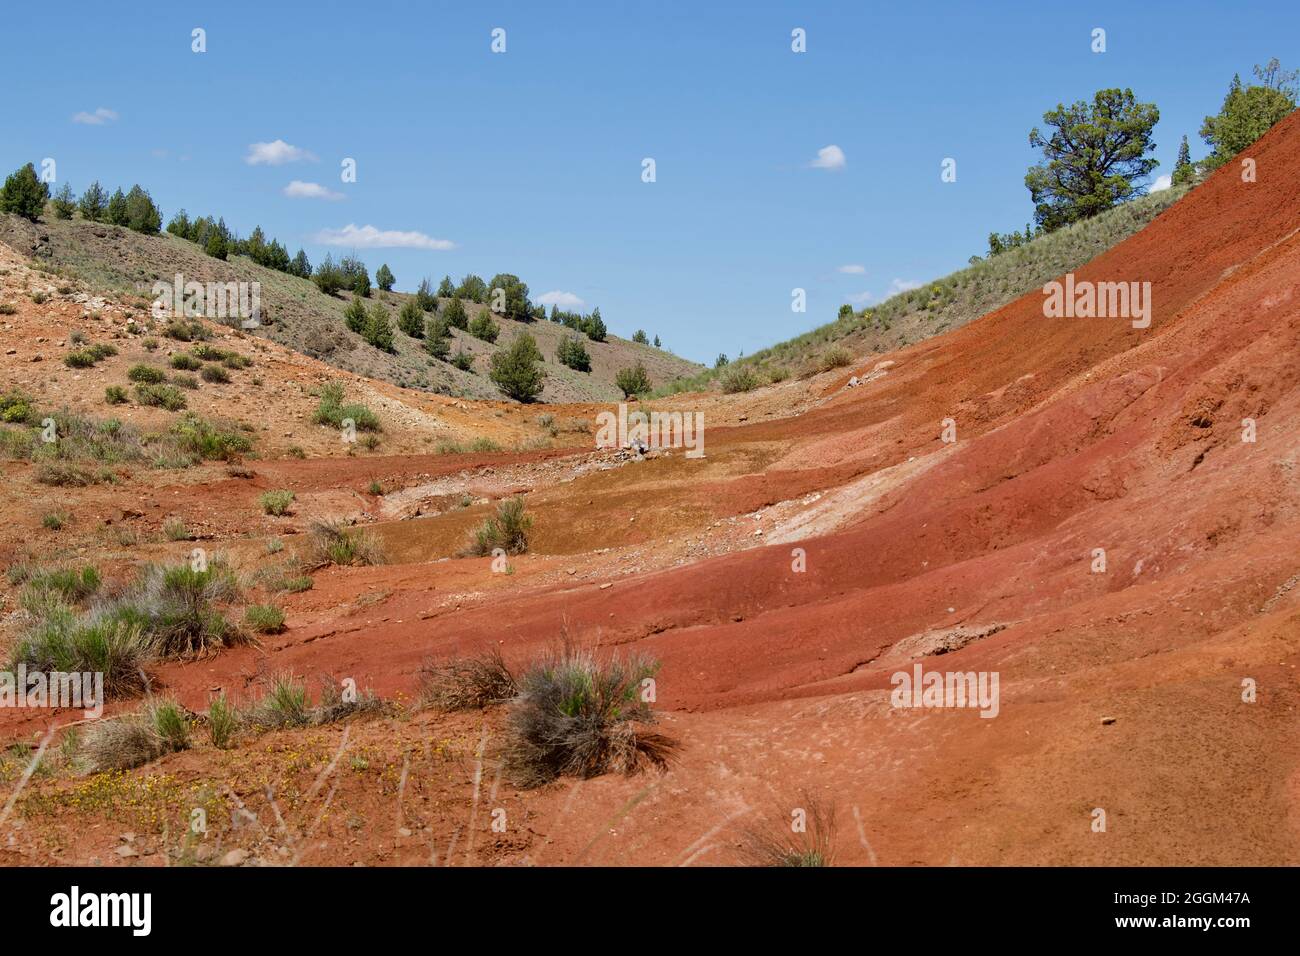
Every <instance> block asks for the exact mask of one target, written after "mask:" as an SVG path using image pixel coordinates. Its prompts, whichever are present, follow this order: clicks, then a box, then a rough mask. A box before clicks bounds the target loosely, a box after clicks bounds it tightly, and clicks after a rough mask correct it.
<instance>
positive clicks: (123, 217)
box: [106, 189, 131, 226]
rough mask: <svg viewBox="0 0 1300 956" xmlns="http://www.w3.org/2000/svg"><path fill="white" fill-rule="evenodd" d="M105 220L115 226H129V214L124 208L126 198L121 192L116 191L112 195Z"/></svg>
mask: <svg viewBox="0 0 1300 956" xmlns="http://www.w3.org/2000/svg"><path fill="white" fill-rule="evenodd" d="M106 218H107V219H108V221H109V222H110V223H112V224H113V225H115V226H128V225H130V224H131V213H130V212H129V211H128V210H127V208H126V196H125V194H123V192H122V190H120V189H118V190H116V191H115V192H114V193H113V198H112V199H110V200H109V201H108V213H107V214H106Z"/></svg>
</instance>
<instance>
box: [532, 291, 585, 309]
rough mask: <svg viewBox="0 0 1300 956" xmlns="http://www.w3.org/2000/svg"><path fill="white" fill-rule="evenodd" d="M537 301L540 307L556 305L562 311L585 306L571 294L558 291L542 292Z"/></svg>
mask: <svg viewBox="0 0 1300 956" xmlns="http://www.w3.org/2000/svg"><path fill="white" fill-rule="evenodd" d="M537 301H538V302H540V303H541V304H542V305H558V306H559V307H560V308H562V309H577V308H581V307H582V306H584V305H586V304H587V303H586V302H584V301H582V299H581V298H579V297H578V296H576V295H574V294H573V293H572V292H561V291H560V290H559V289H552V290H551V291H550V292H543V293H542V294H541V295H539V296H538V297H537Z"/></svg>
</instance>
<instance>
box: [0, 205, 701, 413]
mask: <svg viewBox="0 0 1300 956" xmlns="http://www.w3.org/2000/svg"><path fill="white" fill-rule="evenodd" d="M0 242H4V243H5V244H7V245H9V246H11V247H12V248H14V249H15V250H16V251H18V252H20V253H22V254H23V255H26V256H29V257H31V258H32V259H34V260H35V261H36V262H38V263H39V264H41V265H42V266H43V267H44V268H47V269H50V270H53V271H55V272H58V273H60V274H64V275H67V276H70V277H73V278H76V279H79V280H81V281H82V282H85V283H86V284H87V285H90V286H92V287H95V288H100V289H105V290H129V291H132V292H135V293H138V294H139V295H141V296H144V297H145V298H149V299H152V293H151V290H152V288H153V284H154V283H155V282H157V281H159V280H161V281H165V282H171V281H173V279H174V276H175V275H176V274H177V273H180V274H182V275H183V276H184V277H185V279H186V281H191V280H192V281H198V282H209V281H213V282H215V281H221V282H258V283H260V284H261V303H262V319H261V320H262V323H263V325H262V327H261V328H259V329H257V330H255V333H254V334H256V335H258V336H261V337H265V338H269V339H271V340H273V341H275V342H278V343H280V344H282V345H285V346H288V347H289V348H291V349H294V350H295V351H299V352H302V353H304V354H306V355H309V356H311V357H313V358H317V359H320V360H321V361H324V362H327V363H329V364H330V365H333V366H334V367H336V368H340V369H345V370H347V371H350V372H355V373H356V374H358V375H364V376H366V377H368V378H375V379H380V380H383V381H388V382H392V383H394V384H396V385H401V386H405V387H408V388H418V389H426V390H429V391H432V392H437V393H439V394H444V395H453V396H460V397H466V398H485V399H487V398H500V397H501V391H500V390H499V389H498V388H497V387H496V385H494V384H493V382H492V380H491V379H490V378H489V374H490V371H491V360H492V357H493V356H494V355H495V354H496V353H497V352H499V351H504V350H506V349H508V348H509V347H510V345H511V343H512V342H513V341H514V340H515V338H516V337H518V336H519V335H520V334H521V333H524V332H527V333H528V334H529V335H531V336H532V337H533V338H534V339H535V340H536V342H537V346H538V348H539V350H540V352H541V355H542V359H543V361H542V366H541V367H542V369H543V371H544V372H545V373H546V380H545V386H544V388H543V390H542V393H541V396H540V398H541V400H542V401H546V402H584V401H606V400H613V399H617V398H619V397H620V396H621V395H622V392H621V391H620V390H619V389H618V388H617V386H616V385H615V377H616V376H617V374H618V372H619V371H620V370H621V369H624V368H628V367H631V366H634V365H635V364H636V363H637V362H641V363H642V364H643V365H644V366H645V368H646V369H647V371H648V373H649V375H650V379H651V381H652V382H653V383H655V384H656V385H662V384H665V383H667V382H669V381H672V380H673V379H676V378H679V377H682V376H691V375H695V374H697V373H698V372H699V371H700V366H699V365H697V364H696V363H694V362H690V361H687V360H686V359H682V358H678V357H677V356H675V355H672V354H671V353H669V352H665V351H663V350H661V349H656V348H654V347H652V346H650V345H646V344H642V343H638V342H632V341H629V340H627V339H621V338H618V337H617V336H614V335H607V336H606V338H605V340H604V341H592V340H589V339H586V338H585V337H584V345H585V347H586V350H587V352H588V354H589V356H590V371H580V370H577V369H574V368H570V367H568V366H567V365H565V364H563V363H562V362H561V361H560V360H559V359H557V357H556V353H557V349H559V348H560V344H561V342H562V341H564V340H565V339H568V338H572V337H573V335H574V331H573V330H572V329H570V328H569V327H567V326H565V325H563V324H561V323H559V322H552V321H548V320H536V321H530V322H521V321H516V320H514V319H511V318H509V317H507V316H504V315H494V316H493V317H492V321H493V322H495V323H496V325H497V326H498V327H499V333H498V335H497V337H496V340H495V341H494V342H489V341H485V340H484V339H482V338H478V337H476V336H474V335H471V334H470V333H469V332H468V331H466V330H463V329H457V328H452V329H449V330H448V336H449V338H450V339H451V342H450V352H451V353H452V355H456V354H457V353H463V354H464V355H465V356H466V357H467V358H468V359H469V361H468V362H466V363H465V364H468V365H469V366H470V368H469V370H463V369H461V368H458V367H456V366H454V365H453V364H451V363H450V362H445V361H440V360H438V359H435V358H433V357H431V356H430V354H429V353H428V351H426V349H425V344H424V341H423V339H420V338H414V337H411V336H409V335H407V334H405V333H404V332H402V331H400V330H399V329H398V316H399V314H400V312H401V309H402V306H403V305H404V304H405V303H406V302H407V300H409V299H413V298H415V296H414V294H408V293H401V292H385V291H383V290H381V289H375V290H373V291H372V292H371V296H370V298H368V299H366V300H365V304H366V307H367V309H373V308H374V307H375V304H376V303H382V304H383V306H384V308H385V309H386V310H387V312H388V315H389V319H390V322H391V324H392V326H393V350H392V351H391V352H389V351H384V350H381V349H378V348H374V347H372V346H370V345H368V344H367V343H366V340H365V339H364V338H363V337H362V335H360V334H357V333H354V332H352V331H350V330H349V329H348V327H347V325H346V323H345V320H344V311H345V310H346V309H347V307H348V304H349V303H350V301H351V292H345V291H340V292H338V293H336V294H326V293H324V292H322V291H321V290H320V289H318V288H317V286H316V285H315V284H314V283H313V282H312V281H311V280H310V279H306V278H302V277H299V276H295V275H290V274H289V273H286V272H282V271H279V270H276V269H271V268H267V267H264V266H260V265H258V264H257V263H255V262H253V261H252V260H251V259H248V258H246V257H244V256H234V255H232V256H230V257H229V259H228V260H221V259H216V258H213V257H212V256H209V255H207V254H206V253H205V252H204V250H203V248H202V247H201V246H199V245H197V244H195V243H193V242H189V241H187V240H185V239H180V238H178V237H176V236H174V235H171V234H169V233H166V232H162V233H159V234H153V235H146V234H142V233H140V232H136V231H132V230H130V229H128V228H125V227H121V226H116V225H112V224H110V223H105V222H87V221H85V220H83V219H78V218H73V219H59V218H57V217H55V216H47V217H46V218H45V220H43V221H41V222H38V223H32V222H29V221H27V220H25V219H22V218H20V217H18V216H16V215H6V214H0ZM437 301H438V309H439V311H444V310H445V308H446V306H447V305H448V302H449V300H448V299H447V298H438V300H437ZM464 305H465V309H466V311H467V313H468V315H469V319H470V321H471V322H473V320H474V319H475V318H478V317H479V316H480V314H482V315H483V316H485V317H486V313H487V312H488V307H487V306H486V305H482V304H478V303H474V302H465V303H464Z"/></svg>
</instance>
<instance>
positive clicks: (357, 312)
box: [343, 294, 369, 335]
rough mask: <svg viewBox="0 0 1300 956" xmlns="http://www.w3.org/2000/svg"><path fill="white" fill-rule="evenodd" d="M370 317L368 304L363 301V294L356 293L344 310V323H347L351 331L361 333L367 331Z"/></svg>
mask: <svg viewBox="0 0 1300 956" xmlns="http://www.w3.org/2000/svg"><path fill="white" fill-rule="evenodd" d="M368 318H369V317H368V316H367V315H366V304H365V303H364V302H362V301H361V296H359V295H355V294H354V295H353V296H352V301H351V302H349V303H348V307H347V308H346V309H344V310H343V322H344V324H345V325H347V327H348V329H349V330H350V331H353V332H356V333H357V334H358V335H361V334H363V333H364V332H365V331H366V320H367V319H368Z"/></svg>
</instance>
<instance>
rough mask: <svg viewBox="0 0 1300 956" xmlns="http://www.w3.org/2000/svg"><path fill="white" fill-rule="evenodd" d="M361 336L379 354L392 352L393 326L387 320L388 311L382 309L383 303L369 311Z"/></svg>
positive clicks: (377, 304)
mask: <svg viewBox="0 0 1300 956" xmlns="http://www.w3.org/2000/svg"><path fill="white" fill-rule="evenodd" d="M361 335H362V338H364V339H365V340H366V341H367V342H369V343H370V344H371V345H373V346H374V347H375V348H377V349H379V350H380V351H381V352H392V351H393V325H392V323H391V322H389V320H388V310H387V309H386V308H384V303H382V302H376V303H375V307H374V308H373V309H371V310H370V315H369V317H368V318H367V319H366V327H365V329H364V330H363V331H362V333H361Z"/></svg>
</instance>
